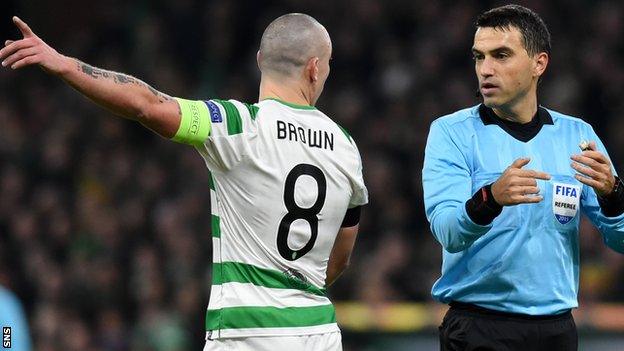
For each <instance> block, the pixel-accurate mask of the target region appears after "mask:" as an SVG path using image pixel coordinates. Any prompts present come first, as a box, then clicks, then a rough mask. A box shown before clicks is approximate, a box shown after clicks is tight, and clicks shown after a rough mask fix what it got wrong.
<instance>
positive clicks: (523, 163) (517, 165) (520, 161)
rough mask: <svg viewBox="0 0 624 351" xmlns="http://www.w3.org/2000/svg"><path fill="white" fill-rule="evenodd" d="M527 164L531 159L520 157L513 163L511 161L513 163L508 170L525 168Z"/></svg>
mask: <svg viewBox="0 0 624 351" xmlns="http://www.w3.org/2000/svg"><path fill="white" fill-rule="evenodd" d="M529 162H531V159H530V158H528V157H521V158H518V159H516V160H515V161H513V163H512V164H511V166H509V167H510V168H518V169H520V168H522V167H524V166H526V165H527V164H528V163H529Z"/></svg>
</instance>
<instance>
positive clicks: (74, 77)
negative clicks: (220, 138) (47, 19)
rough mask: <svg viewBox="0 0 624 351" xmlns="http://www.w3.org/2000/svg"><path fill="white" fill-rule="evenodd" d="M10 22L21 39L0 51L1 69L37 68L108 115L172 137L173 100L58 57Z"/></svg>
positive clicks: (132, 80)
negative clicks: (54, 77)
mask: <svg viewBox="0 0 624 351" xmlns="http://www.w3.org/2000/svg"><path fill="white" fill-rule="evenodd" d="M13 22H14V23H15V25H16V26H17V27H18V28H19V30H20V31H21V32H22V35H23V36H24V38H23V39H21V40H17V41H11V40H7V41H6V42H5V46H4V48H2V50H0V59H1V60H2V66H4V67H11V68H12V69H18V68H22V67H25V66H30V65H39V66H40V67H41V68H43V69H44V70H45V71H46V72H48V73H51V74H54V75H56V76H58V77H60V78H61V79H63V80H64V81H65V82H67V83H68V84H69V85H71V86H72V87H73V88H74V89H76V90H78V91H79V92H80V93H82V94H83V95H85V96H87V97H88V98H89V99H91V100H92V101H94V102H95V103H97V104H98V105H101V106H103V107H104V108H106V109H108V110H110V111H111V112H113V113H115V114H117V115H120V116H122V117H125V118H128V119H132V120H135V121H138V122H140V123H142V124H143V125H145V126H146V127H148V128H150V129H151V130H153V131H155V132H156V133H158V134H160V135H161V136H163V137H166V138H171V137H173V136H174V135H175V133H176V131H177V130H178V127H179V125H180V107H179V105H178V103H177V102H176V101H175V99H172V98H171V97H169V96H168V95H165V94H163V93H160V92H158V91H157V90H156V89H154V88H152V87H151V86H149V85H148V84H146V83H144V82H142V81H141V80H139V79H137V78H134V77H132V76H129V75H126V74H122V73H117V72H111V71H106V70H102V69H99V68H95V67H92V66H90V65H88V64H86V63H84V62H81V61H79V60H76V59H74V58H70V57H67V56H64V55H61V54H59V53H58V52H57V51H56V50H54V49H53V48H52V47H50V46H49V45H47V44H46V43H45V42H44V41H43V40H41V39H40V38H39V37H38V36H36V35H35V34H34V33H33V32H32V30H31V29H30V28H29V27H28V25H27V24H26V23H24V22H23V21H21V20H20V19H19V18H17V17H13Z"/></svg>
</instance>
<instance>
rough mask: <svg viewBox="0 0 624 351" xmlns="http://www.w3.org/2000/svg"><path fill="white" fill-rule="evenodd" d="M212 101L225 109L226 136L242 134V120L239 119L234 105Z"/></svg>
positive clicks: (227, 102) (224, 101)
mask: <svg viewBox="0 0 624 351" xmlns="http://www.w3.org/2000/svg"><path fill="white" fill-rule="evenodd" d="M213 101H216V102H218V103H219V104H221V106H223V108H224V109H225V116H226V117H225V118H226V119H227V129H228V135H234V134H240V133H242V132H243V120H242V119H241V116H240V113H239V112H238V109H237V108H236V105H234V104H233V103H231V102H229V101H226V100H217V99H214V100H213Z"/></svg>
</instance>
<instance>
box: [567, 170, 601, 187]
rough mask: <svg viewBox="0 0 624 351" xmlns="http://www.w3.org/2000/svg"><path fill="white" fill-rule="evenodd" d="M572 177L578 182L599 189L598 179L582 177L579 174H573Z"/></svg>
mask: <svg viewBox="0 0 624 351" xmlns="http://www.w3.org/2000/svg"><path fill="white" fill-rule="evenodd" d="M574 178H576V180H578V181H579V182H581V183H583V184H585V185H589V186H591V187H592V188H594V189H600V187H601V186H602V184H601V183H600V182H599V181H596V180H593V179H591V178H587V177H583V176H582V175H580V174H575V175H574Z"/></svg>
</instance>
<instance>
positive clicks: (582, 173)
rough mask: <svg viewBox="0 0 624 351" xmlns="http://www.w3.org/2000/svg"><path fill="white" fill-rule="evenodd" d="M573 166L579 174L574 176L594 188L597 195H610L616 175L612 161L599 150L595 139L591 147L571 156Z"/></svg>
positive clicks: (590, 144)
mask: <svg viewBox="0 0 624 351" xmlns="http://www.w3.org/2000/svg"><path fill="white" fill-rule="evenodd" d="M570 158H571V159H572V160H573V161H575V162H572V164H571V166H572V168H574V170H575V171H577V172H578V174H575V175H574V177H575V178H576V179H577V180H578V181H579V182H581V183H583V184H585V185H589V186H591V187H592V188H594V191H595V192H596V195H598V196H600V197H605V196H609V195H610V194H611V192H612V191H613V188H614V187H615V176H614V175H613V172H612V171H611V162H610V161H609V159H608V158H607V157H606V156H605V155H604V154H603V153H601V152H600V151H597V147H596V143H595V142H594V141H592V142H590V143H589V149H588V150H585V151H583V153H581V154H578V155H572V156H571V157H570Z"/></svg>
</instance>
